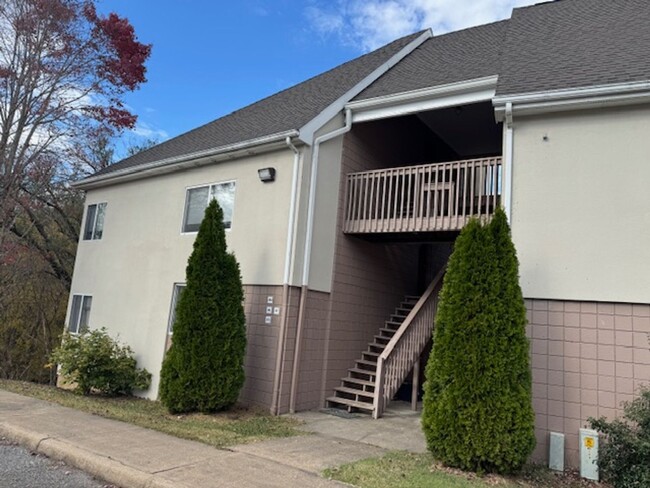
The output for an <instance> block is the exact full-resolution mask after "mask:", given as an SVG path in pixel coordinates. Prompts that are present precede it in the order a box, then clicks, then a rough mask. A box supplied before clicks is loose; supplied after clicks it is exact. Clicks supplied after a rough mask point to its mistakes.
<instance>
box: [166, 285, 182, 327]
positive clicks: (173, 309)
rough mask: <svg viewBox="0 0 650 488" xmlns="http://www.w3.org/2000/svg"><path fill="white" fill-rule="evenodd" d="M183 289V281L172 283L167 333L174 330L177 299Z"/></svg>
mask: <svg viewBox="0 0 650 488" xmlns="http://www.w3.org/2000/svg"><path fill="white" fill-rule="evenodd" d="M183 290H185V283H174V291H173V292H172V305H171V308H170V310H169V323H168V324H167V334H169V335H172V334H173V332H174V322H176V306H177V305H178V300H179V299H180V298H181V295H182V294H183Z"/></svg>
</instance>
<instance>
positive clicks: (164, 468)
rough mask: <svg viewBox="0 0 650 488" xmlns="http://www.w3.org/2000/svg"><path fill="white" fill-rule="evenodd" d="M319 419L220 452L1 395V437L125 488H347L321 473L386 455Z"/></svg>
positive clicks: (8, 394) (9, 394) (139, 429)
mask: <svg viewBox="0 0 650 488" xmlns="http://www.w3.org/2000/svg"><path fill="white" fill-rule="evenodd" d="M317 415H323V414H317ZM327 417H331V416H327ZM332 418H333V419H334V420H335V421H336V420H343V421H345V422H348V425H351V424H350V423H349V422H350V420H345V419H337V418H335V417H332ZM318 419H320V422H321V423H320V424H319V423H318V422H313V423H311V422H310V421H309V420H308V419H306V420H307V424H306V426H305V428H307V429H309V428H310V425H311V426H313V427H315V426H317V425H320V428H318V429H316V430H315V431H320V432H321V433H319V434H312V435H305V436H301V437H295V438H288V439H276V440H271V441H265V442H259V443H256V444H247V445H242V446H235V447H234V448H231V449H229V450H220V449H215V448H213V447H210V446H208V445H205V444H201V443H199V442H193V441H187V440H183V439H178V438H176V437H172V436H169V435H166V434H163V433H160V432H156V431H153V430H149V429H144V428H142V427H136V426H134V425H131V424H127V423H124V422H119V421H115V420H108V419H105V418H102V417H98V416H95V415H91V414H87V413H83V412H80V411H78V410H74V409H71V408H66V407H61V406H58V405H54V404H51V403H48V402H44V401H41V400H36V399H34V398H28V397H24V396H21V395H16V394H14V393H9V392H6V391H3V390H0V436H4V437H6V438H7V439H9V440H12V441H15V442H19V443H21V444H23V445H25V446H26V447H28V448H29V449H31V450H32V451H34V452H39V453H41V454H44V455H46V456H48V457H50V458H53V459H58V460H61V461H64V462H66V463H68V464H70V465H72V466H75V467H77V468H79V469H81V470H83V471H86V472H87V473H90V474H92V475H94V476H97V477H99V478H102V479H104V480H106V481H108V482H110V483H113V484H116V485H118V486H121V487H124V488H170V487H180V488H184V487H187V488H210V487H242V488H244V487H305V486H309V487H316V488H319V487H336V486H339V487H341V486H345V485H342V484H340V483H336V482H334V481H330V480H326V479H324V478H322V477H321V476H320V473H321V471H322V470H323V469H324V468H327V467H332V466H337V465H340V464H343V463H349V462H353V461H356V460H359V459H364V458H368V457H373V456H379V455H381V454H383V453H385V452H386V449H384V448H381V447H377V446H374V445H370V444H367V443H364V442H357V441H355V440H354V439H352V440H350V439H346V438H345V436H343V435H339V434H341V432H339V431H337V432H333V433H332V435H329V434H327V433H326V430H327V429H324V428H323V426H324V425H325V424H323V423H322V422H323V421H328V420H331V419H328V418H320V417H318ZM356 420H359V419H356ZM361 420H366V419H361ZM373 428H377V425H376V424H375V426H374V427H373ZM360 437H366V438H367V436H365V435H360ZM360 440H361V441H363V440H364V439H360ZM366 440H367V439H366ZM387 447H388V446H387ZM392 448H393V449H395V448H399V447H398V446H394V447H392Z"/></svg>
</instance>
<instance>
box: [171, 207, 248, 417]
mask: <svg viewBox="0 0 650 488" xmlns="http://www.w3.org/2000/svg"><path fill="white" fill-rule="evenodd" d="M186 276H187V279H186V281H187V283H186V287H185V290H184V291H183V293H182V295H181V297H180V299H179V300H178V304H177V307H176V321H175V323H174V329H173V330H174V335H173V339H172V346H171V348H170V349H169V351H167V355H166V356H165V359H164V361H163V365H162V370H161V373H160V400H161V401H162V402H163V404H164V405H165V406H166V407H167V408H168V410H169V411H170V412H173V413H180V412H192V411H199V412H215V411H218V410H223V409H226V408H228V407H230V406H231V405H233V404H234V403H235V402H236V401H237V398H238V396H239V391H240V390H241V388H242V386H243V384H244V355H245V352H246V318H245V316H244V307H243V301H244V292H243V288H242V282H241V275H240V272H239V264H238V263H237V261H236V259H235V257H234V256H233V255H232V254H231V253H228V252H227V251H226V235H225V231H224V227H223V212H222V210H221V208H220V207H219V205H218V204H217V201H216V200H213V201H212V202H211V203H210V205H208V208H207V209H206V211H205V217H204V218H203V221H202V223H201V227H200V228H199V232H198V234H197V236H196V240H195V241H194V250H193V252H192V254H191V256H190V258H189V260H188V264H187V269H186Z"/></svg>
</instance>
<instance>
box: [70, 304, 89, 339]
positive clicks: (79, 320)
mask: <svg viewBox="0 0 650 488" xmlns="http://www.w3.org/2000/svg"><path fill="white" fill-rule="evenodd" d="M92 303H93V297H92V296H90V295H73V296H72V307H71V309H70V321H69V322H68V332H70V333H71V334H78V333H79V332H84V331H85V330H87V329H88V317H90V307H91V305H92Z"/></svg>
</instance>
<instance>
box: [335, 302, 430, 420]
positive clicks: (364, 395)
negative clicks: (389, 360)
mask: <svg viewBox="0 0 650 488" xmlns="http://www.w3.org/2000/svg"><path fill="white" fill-rule="evenodd" d="M419 299H420V297H417V296H410V295H407V296H405V297H404V300H403V301H402V302H401V303H400V304H399V306H398V307H397V308H396V309H395V313H393V314H392V315H391V316H390V319H389V320H386V322H384V326H383V327H382V328H380V329H379V334H378V335H376V336H374V340H373V341H372V342H370V343H368V349H367V350H365V351H363V352H362V353H361V358H360V359H357V360H356V364H355V366H354V367H353V368H350V369H348V375H347V376H346V377H345V378H342V379H341V386H339V387H337V388H334V396H331V397H329V398H327V406H328V407H333V408H345V409H347V411H348V412H353V411H365V412H372V411H373V410H374V400H375V389H376V380H377V361H378V359H379V356H380V355H381V353H382V352H383V351H384V349H385V348H386V346H387V345H388V343H389V342H390V340H391V339H392V338H393V336H394V335H395V333H396V332H397V331H398V329H399V328H400V326H401V325H402V324H403V323H404V320H405V319H406V317H407V316H408V315H409V313H410V312H411V311H412V310H413V308H414V307H415V305H416V304H417V303H418V300H419Z"/></svg>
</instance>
